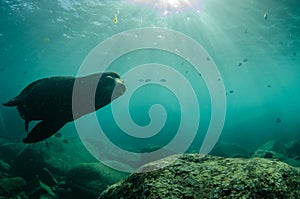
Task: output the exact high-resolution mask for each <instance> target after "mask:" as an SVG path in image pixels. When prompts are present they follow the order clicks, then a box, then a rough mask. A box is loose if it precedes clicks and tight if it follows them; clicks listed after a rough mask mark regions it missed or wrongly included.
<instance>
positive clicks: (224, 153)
mask: <svg viewBox="0 0 300 199" xmlns="http://www.w3.org/2000/svg"><path fill="white" fill-rule="evenodd" d="M249 154H250V152H249V151H247V150H246V149H245V148H243V147H241V146H240V145H238V144H234V143H226V142H220V143H217V145H216V146H215V147H214V148H213V149H212V151H211V152H210V153H209V155H213V156H221V157H226V158H227V157H233V156H234V157H245V158H246V157H249Z"/></svg>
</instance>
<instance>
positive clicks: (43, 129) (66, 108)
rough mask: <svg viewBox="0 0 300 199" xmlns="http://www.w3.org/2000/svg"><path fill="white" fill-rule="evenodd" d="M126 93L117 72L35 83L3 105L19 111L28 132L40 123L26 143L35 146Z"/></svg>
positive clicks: (26, 139)
mask: <svg viewBox="0 0 300 199" xmlns="http://www.w3.org/2000/svg"><path fill="white" fill-rule="evenodd" d="M74 85H75V87H74ZM125 90H126V88H125V85H124V84H123V82H122V80H121V79H120V76H119V75H118V74H117V73H114V72H105V73H96V74H92V75H88V76H84V77H78V78H76V77H72V76H56V77H49V78H44V79H40V80H37V81H34V82H32V83H31V84H29V85H28V86H27V87H25V88H24V89H23V90H22V92H21V93H20V94H19V95H18V96H17V97H15V98H13V99H11V100H9V101H8V102H6V103H4V104H3V105H4V106H16V107H17V109H18V111H19V114H20V116H21V117H22V118H23V119H24V120H25V129H26V131H28V124H29V122H30V121H33V120H41V122H40V123H38V124H37V125H36V126H35V127H34V128H33V129H32V130H31V132H30V133H29V134H28V135H27V137H26V138H24V139H23V141H24V142H26V143H33V142H38V141H41V140H44V139H46V138H48V137H50V136H51V135H53V134H54V133H56V132H57V131H58V130H59V129H60V128H61V127H62V126H64V125H65V124H66V123H67V122H70V121H73V120H75V119H77V118H79V117H81V116H83V115H85V114H88V113H91V112H93V111H96V110H98V109H100V108H102V107H104V106H106V105H107V104H109V103H110V102H111V101H112V100H114V99H116V98H118V97H119V96H121V95H122V94H123V93H124V92H125ZM74 93H75V94H74ZM74 110H75V111H77V112H75V113H74Z"/></svg>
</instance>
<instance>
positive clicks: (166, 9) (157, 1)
mask: <svg viewBox="0 0 300 199" xmlns="http://www.w3.org/2000/svg"><path fill="white" fill-rule="evenodd" d="M127 2H130V3H135V4H143V5H146V6H150V7H153V8H155V9H156V10H158V11H159V12H160V13H161V15H162V16H166V15H169V14H174V13H182V12H185V11H196V12H200V11H201V7H202V4H203V0H127Z"/></svg>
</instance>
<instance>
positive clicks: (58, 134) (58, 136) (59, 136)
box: [54, 133, 62, 138]
mask: <svg viewBox="0 0 300 199" xmlns="http://www.w3.org/2000/svg"><path fill="white" fill-rule="evenodd" d="M54 136H55V137H57V138H61V137H62V134H61V133H56V134H54Z"/></svg>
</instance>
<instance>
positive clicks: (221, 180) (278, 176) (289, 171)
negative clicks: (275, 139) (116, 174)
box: [99, 154, 300, 199]
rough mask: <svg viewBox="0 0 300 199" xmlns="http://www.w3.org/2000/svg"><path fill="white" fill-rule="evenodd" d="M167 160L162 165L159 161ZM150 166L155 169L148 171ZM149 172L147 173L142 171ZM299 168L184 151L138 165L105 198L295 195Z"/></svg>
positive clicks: (298, 190)
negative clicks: (141, 165)
mask: <svg viewBox="0 0 300 199" xmlns="http://www.w3.org/2000/svg"><path fill="white" fill-rule="evenodd" d="M166 163H170V164H169V165H167V166H165V167H162V166H163V164H166ZM153 168H157V169H158V170H155V171H151V170H152V169H153ZM144 171H151V172H144ZM299 196H300V171H299V169H297V168H294V167H291V166H289V165H287V164H285V163H282V162H279V161H274V160H270V159H262V158H253V159H240V158H221V157H214V156H202V157H201V156H200V155H199V154H185V155H175V156H170V157H167V158H165V159H162V160H159V161H156V162H152V163H149V164H147V165H145V166H143V167H141V168H140V169H139V170H138V171H137V172H136V173H133V174H132V175H130V176H129V177H128V178H126V179H125V180H124V181H121V182H119V183H117V184H115V185H112V186H111V187H109V188H108V189H106V190H105V191H104V192H103V193H102V194H101V195H100V196H99V199H105V198H124V199H125V198H130V199H134V198H138V199H141V198H148V199H151V198H170V199H171V198H299Z"/></svg>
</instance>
